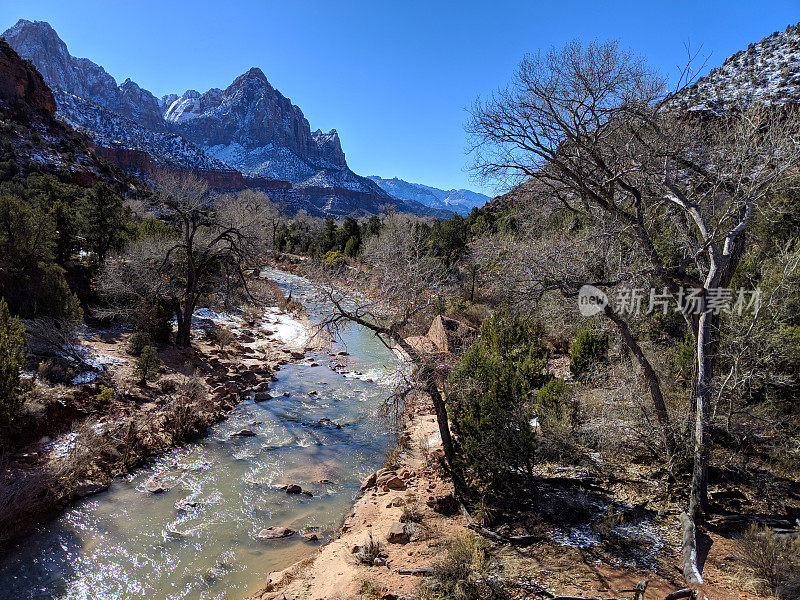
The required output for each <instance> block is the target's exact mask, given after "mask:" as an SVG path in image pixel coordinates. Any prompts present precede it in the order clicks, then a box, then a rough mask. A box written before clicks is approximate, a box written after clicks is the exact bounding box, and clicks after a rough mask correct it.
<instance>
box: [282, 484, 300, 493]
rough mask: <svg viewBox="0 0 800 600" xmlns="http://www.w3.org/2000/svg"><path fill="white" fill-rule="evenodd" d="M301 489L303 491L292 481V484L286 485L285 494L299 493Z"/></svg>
mask: <svg viewBox="0 0 800 600" xmlns="http://www.w3.org/2000/svg"><path fill="white" fill-rule="evenodd" d="M302 491H303V488H301V487H300V486H299V485H297V484H296V483H292V484H289V485H287V486H286V493H287V494H299V493H300V492H302Z"/></svg>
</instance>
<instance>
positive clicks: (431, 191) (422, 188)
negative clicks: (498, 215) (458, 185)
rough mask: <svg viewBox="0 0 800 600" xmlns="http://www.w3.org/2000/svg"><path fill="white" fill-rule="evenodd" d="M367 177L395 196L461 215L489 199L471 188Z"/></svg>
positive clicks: (374, 176)
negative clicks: (443, 187) (441, 186)
mask: <svg viewBox="0 0 800 600" xmlns="http://www.w3.org/2000/svg"><path fill="white" fill-rule="evenodd" d="M369 179H371V180H372V181H374V182H375V183H377V184H378V185H379V186H381V188H383V189H384V190H385V191H387V192H389V193H390V194H391V195H393V196H395V197H396V198H401V199H403V200H413V201H415V202H420V203H422V204H424V205H425V206H429V207H431V208H436V209H439V210H445V211H450V212H457V213H459V214H461V215H465V214H467V213H469V212H470V211H471V210H472V209H473V208H476V207H477V208H481V207H482V206H483V205H484V204H486V203H487V202H488V201H489V200H491V198H489V196H486V195H485V194H481V193H479V192H473V191H471V190H465V189H460V190H456V189H452V190H442V189H439V188H435V187H432V186H429V185H424V184H422V183H411V182H408V181H405V180H403V179H398V178H397V177H393V178H392V179H385V178H383V177H378V176H377V175H370V176H369Z"/></svg>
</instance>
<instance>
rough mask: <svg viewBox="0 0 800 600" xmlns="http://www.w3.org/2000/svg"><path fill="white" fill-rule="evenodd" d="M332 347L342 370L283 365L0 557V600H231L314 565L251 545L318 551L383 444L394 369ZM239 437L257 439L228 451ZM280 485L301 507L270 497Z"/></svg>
mask: <svg viewBox="0 0 800 600" xmlns="http://www.w3.org/2000/svg"><path fill="white" fill-rule="evenodd" d="M268 274H269V276H270V277H272V278H273V279H276V280H277V281H278V282H279V283H280V284H281V286H283V287H284V288H285V289H291V291H292V296H293V297H294V298H299V299H301V300H302V301H304V304H306V306H307V307H308V309H309V313H310V316H311V318H312V320H313V319H315V318H319V316H320V315H321V314H322V313H323V312H324V310H325V307H324V306H319V305H315V304H314V303H313V302H312V301H311V297H310V296H311V287H310V284H309V282H308V281H306V280H303V279H301V278H299V277H295V276H293V275H289V274H286V273H282V272H280V271H270V272H269V273H268ZM340 344H341V345H342V346H343V347H344V348H346V350H347V352H349V353H350V356H348V357H346V358H347V366H346V368H347V373H345V374H344V375H343V374H340V373H337V372H336V371H334V370H332V369H331V368H330V367H331V366H332V365H333V364H335V363H336V362H337V361H342V362H343V359H342V357H331V356H329V354H328V353H327V352H324V353H319V354H309V355H307V357H306V360H304V361H302V362H301V363H299V364H291V365H287V366H286V367H284V368H283V369H282V370H281V371H279V373H278V381H276V382H275V383H274V384H273V385H272V387H271V388H270V393H271V394H272V395H273V396H275V398H273V399H272V400H268V401H265V402H260V403H257V404H256V403H253V402H252V401H250V400H244V401H243V402H242V403H241V404H240V405H239V406H238V407H237V408H236V409H235V410H234V411H233V413H232V414H231V415H230V418H229V419H227V420H226V421H223V422H221V423H219V424H218V425H216V426H214V427H213V428H212V429H211V431H210V432H209V434H208V435H207V436H206V437H204V438H203V439H201V440H198V441H196V442H194V443H191V444H188V445H186V446H183V447H181V448H178V449H175V450H173V451H171V452H169V453H168V454H166V455H164V456H162V457H160V458H159V459H157V460H156V461H154V462H153V463H150V464H149V465H147V466H146V467H144V468H141V469H139V470H137V471H135V472H134V473H133V474H131V475H130V476H129V477H127V478H124V479H119V480H116V481H115V482H114V483H113V484H112V486H111V488H110V489H109V490H108V491H106V492H103V493H101V494H98V495H95V496H92V497H89V498H86V499H84V500H83V501H81V502H79V503H77V504H75V505H73V506H71V507H70V508H69V509H68V510H67V511H66V512H64V513H63V514H62V515H61V516H60V517H59V518H58V519H56V520H55V521H51V522H49V523H47V524H46V525H44V526H42V527H40V528H39V529H37V530H36V531H34V532H33V533H32V534H31V535H30V536H28V537H27V538H26V539H24V540H23V541H21V542H20V543H18V544H17V545H16V546H14V547H13V548H11V550H10V552H7V553H5V555H4V556H0V599H3V600H6V599H8V600H33V599H44V598H58V599H70V600H72V599H74V600H78V599H87V600H89V599H93V600H117V599H119V600H122V599H125V600H136V599H150V600H162V599H178V598H187V599H200V598H202V599H212V598H213V599H226V600H227V599H239V598H242V597H244V596H245V595H246V594H248V593H251V592H255V591H256V590H257V589H258V588H259V587H261V586H262V585H263V583H264V580H265V576H266V574H267V573H268V572H269V571H271V570H276V569H282V568H284V567H286V566H288V565H290V564H291V563H293V562H295V561H297V560H299V559H301V558H303V557H305V556H308V555H310V554H312V553H314V552H315V551H316V550H317V544H314V543H309V542H306V541H304V540H303V539H302V537H301V536H299V535H297V536H294V537H293V538H289V539H283V540H273V541H260V540H259V539H257V537H256V534H257V533H258V531H259V530H260V529H262V528H265V527H269V526H271V525H274V526H287V527H291V528H293V529H296V530H299V531H303V532H307V531H316V532H318V534H319V536H320V538H321V539H325V537H326V536H327V535H329V534H330V533H331V532H332V531H334V530H335V529H336V527H337V526H338V525H339V524H340V522H341V519H342V517H343V516H344V515H345V514H346V513H347V512H348V511H349V509H350V506H351V504H352V501H353V498H354V497H355V495H356V494H357V492H358V487H359V483H360V481H361V480H362V478H363V477H364V476H365V475H366V474H368V473H369V472H371V471H373V470H375V469H376V468H378V467H379V466H380V464H381V463H382V462H383V459H384V457H385V453H386V451H387V449H388V448H389V446H390V444H391V436H390V435H389V433H388V430H387V425H386V422H385V420H384V419H383V418H382V417H381V411H380V405H381V402H382V400H383V399H384V398H386V397H387V396H388V395H389V394H390V393H391V389H392V387H393V385H394V380H395V377H396V369H397V368H398V366H399V364H398V360H397V359H396V357H395V356H394V355H393V354H392V353H391V352H390V351H389V350H387V349H386V348H385V347H384V346H383V345H382V344H381V343H380V341H379V340H377V339H376V338H375V337H374V336H373V335H372V334H371V332H369V331H367V330H365V329H362V328H358V327H352V328H349V329H348V330H346V331H345V332H343V334H342V338H341V341H340ZM312 362H318V363H319V365H318V366H311V363H312ZM370 380H371V381H370ZM284 393H288V396H282V395H281V394H284ZM337 425H339V426H340V427H341V428H337ZM244 427H246V428H248V429H252V430H253V431H254V432H255V433H256V434H257V435H256V436H255V437H231V434H232V433H234V432H236V431H239V430H240V429H242V428H244ZM174 470H178V471H180V473H181V474H180V476H179V479H178V481H177V483H176V484H175V485H174V486H173V487H172V488H171V489H169V490H168V491H167V492H166V493H163V494H148V493H147V492H145V491H144V488H143V486H144V482H145V481H146V480H147V479H148V478H149V477H150V476H151V475H153V474H155V473H160V472H164V471H174ZM286 483H299V484H300V485H301V486H302V487H303V489H304V490H309V491H311V492H312V493H313V497H311V498H309V497H307V496H304V495H287V494H286V493H285V492H283V491H280V490H277V489H275V486H278V485H281V484H286Z"/></svg>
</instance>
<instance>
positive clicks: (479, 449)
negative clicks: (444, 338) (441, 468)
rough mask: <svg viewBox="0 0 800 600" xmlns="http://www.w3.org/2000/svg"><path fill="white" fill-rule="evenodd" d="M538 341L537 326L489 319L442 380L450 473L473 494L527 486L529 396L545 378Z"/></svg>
mask: <svg viewBox="0 0 800 600" xmlns="http://www.w3.org/2000/svg"><path fill="white" fill-rule="evenodd" d="M540 336H541V327H540V326H539V324H538V323H532V322H529V321H525V320H523V319H520V318H519V317H513V316H509V315H506V314H504V313H498V314H495V315H493V316H491V317H489V318H488V319H486V321H485V322H484V323H483V326H482V327H481V333H480V336H479V338H478V339H477V341H476V342H475V343H474V344H473V345H472V346H471V347H470V349H469V350H468V351H467V352H466V353H465V354H464V356H463V357H462V359H461V360H460V361H459V363H458V365H457V367H456V368H455V369H454V371H453V373H452V374H451V376H450V378H449V379H448V393H447V403H448V411H449V413H450V417H451V421H452V423H453V431H454V433H455V437H456V454H457V457H456V462H457V464H456V465H455V467H456V468H457V469H459V470H461V471H462V472H463V474H464V479H465V480H466V481H467V484H468V485H469V486H470V487H471V488H472V489H473V491H476V492H479V493H481V494H482V493H485V492H487V491H491V492H497V493H499V494H498V495H500V496H502V494H503V493H511V495H513V493H514V492H515V490H517V489H518V486H519V485H522V486H523V487H524V486H527V485H529V484H530V483H531V482H532V479H533V465H534V455H535V452H536V447H537V440H536V434H535V432H534V431H533V429H532V427H531V426H530V420H531V419H532V418H533V417H534V416H535V413H534V406H533V404H534V403H533V400H534V393H535V390H536V389H538V388H539V387H541V386H542V385H543V384H544V383H545V382H546V381H547V380H548V379H549V378H550V376H548V375H543V374H542V372H543V370H544V367H545V365H546V364H547V351H546V350H545V349H544V348H543V346H542V345H541V341H540Z"/></svg>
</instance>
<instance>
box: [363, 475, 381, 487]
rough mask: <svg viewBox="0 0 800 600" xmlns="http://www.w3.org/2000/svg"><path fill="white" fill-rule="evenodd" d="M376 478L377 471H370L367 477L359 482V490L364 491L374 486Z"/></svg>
mask: <svg viewBox="0 0 800 600" xmlns="http://www.w3.org/2000/svg"><path fill="white" fill-rule="evenodd" d="M377 479H378V474H377V473H372V474H371V475H370V476H369V477H367V478H366V479H365V480H364V481H363V483H362V484H361V491H362V492H365V491H367V490H368V489H369V488H371V487H375V482H376V480H377Z"/></svg>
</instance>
